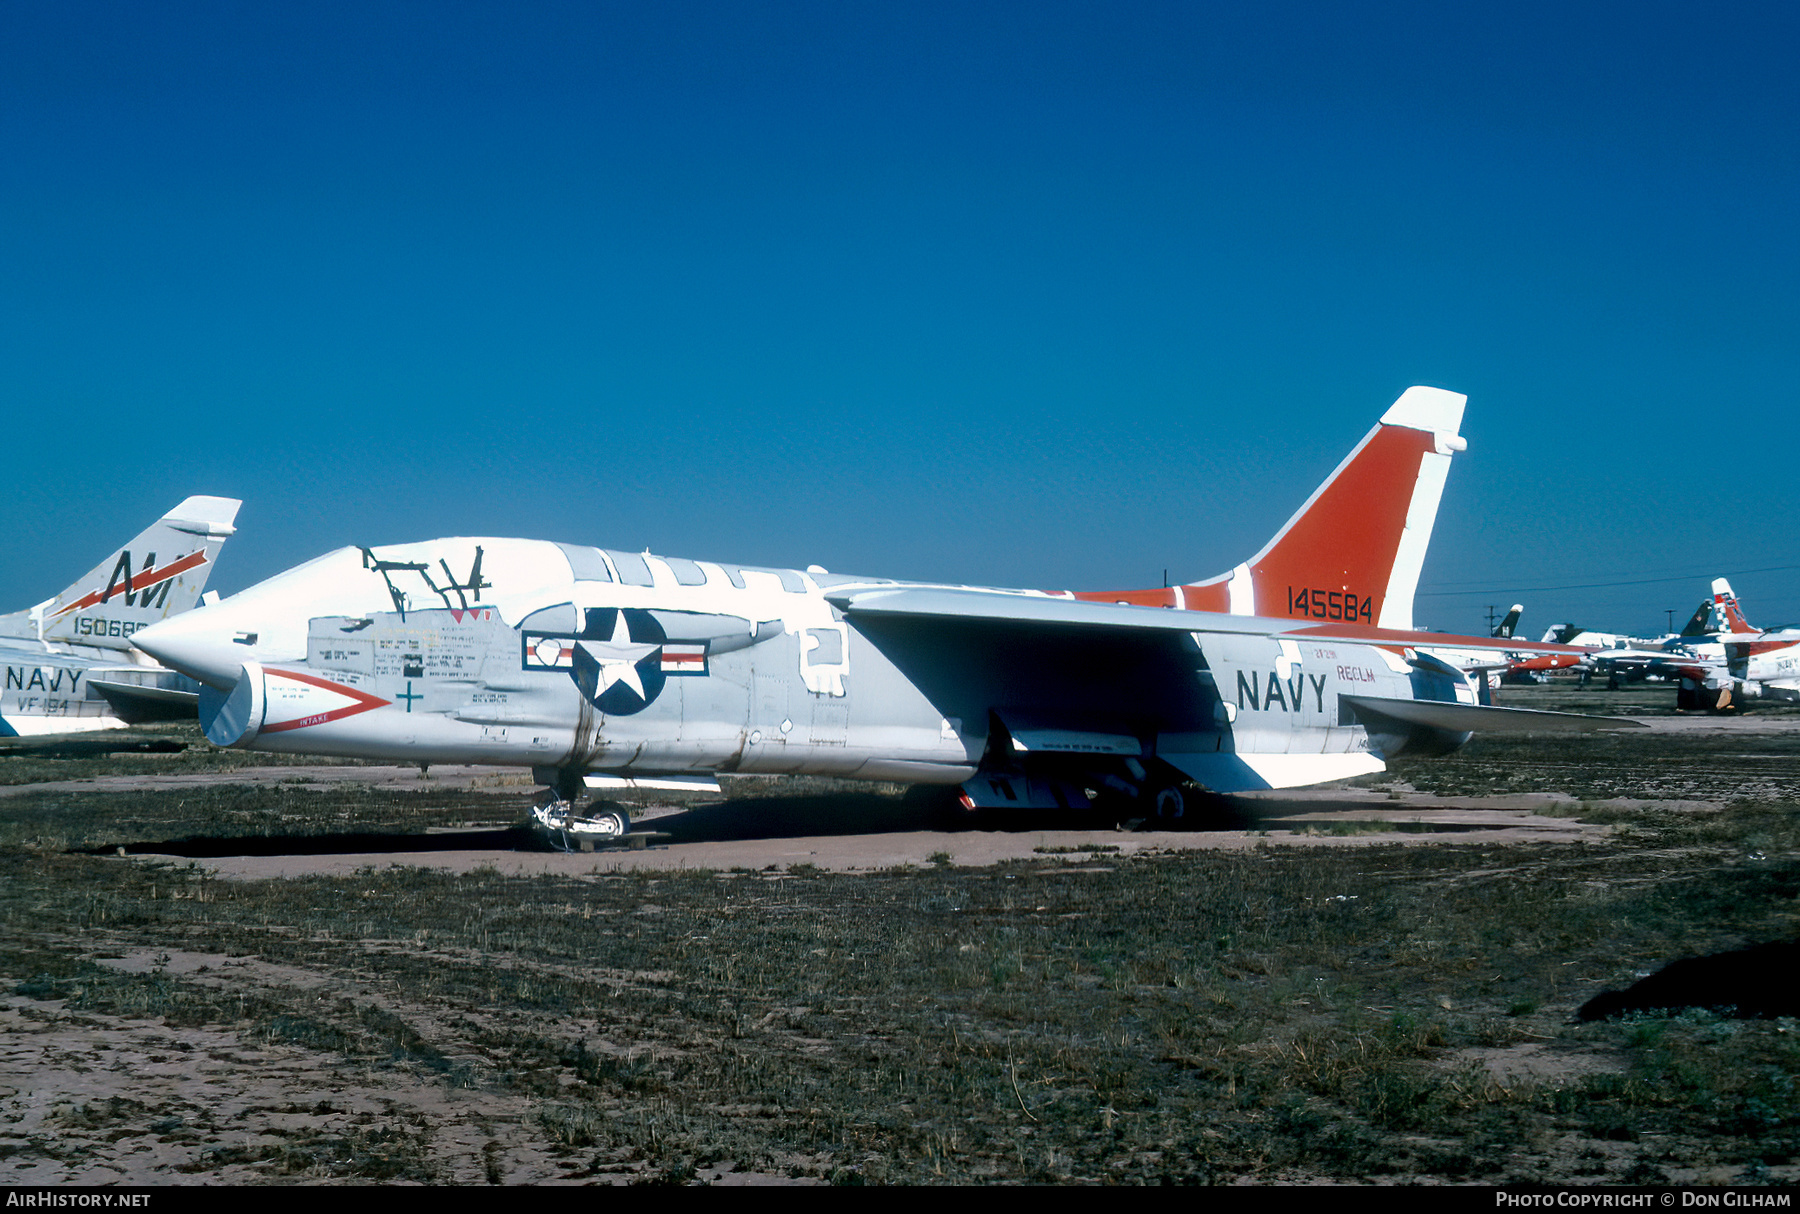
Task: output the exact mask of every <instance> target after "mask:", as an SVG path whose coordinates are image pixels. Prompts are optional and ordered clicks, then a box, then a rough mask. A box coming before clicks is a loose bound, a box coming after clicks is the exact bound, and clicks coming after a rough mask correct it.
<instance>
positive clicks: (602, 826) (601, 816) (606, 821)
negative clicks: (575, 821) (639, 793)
mask: <svg viewBox="0 0 1800 1214" xmlns="http://www.w3.org/2000/svg"><path fill="white" fill-rule="evenodd" d="M596 808H598V807H596ZM588 822H589V823H590V824H591V826H592V833H594V834H596V835H598V836H599V837H600V838H602V839H623V838H624V837H625V836H626V835H628V834H630V833H631V815H630V814H628V813H626V812H625V811H624V810H623V809H620V808H619V807H618V806H616V805H615V806H613V807H612V808H611V809H608V810H605V811H603V812H601V813H598V814H595V815H594V816H593V817H591V818H589V819H588Z"/></svg>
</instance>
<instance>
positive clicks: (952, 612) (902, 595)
mask: <svg viewBox="0 0 1800 1214" xmlns="http://www.w3.org/2000/svg"><path fill="white" fill-rule="evenodd" d="M826 598H827V599H828V600H829V601H830V602H831V604H832V605H833V606H835V607H837V608H838V609H839V610H841V611H843V612H844V614H845V615H846V616H848V617H849V618H851V619H853V620H854V619H873V618H887V619H905V618H916V619H937V620H945V621H949V620H960V621H965V622H970V623H975V622H981V623H989V624H994V623H1006V624H1015V625H1019V626H1021V627H1023V628H1032V627H1039V628H1075V629H1081V628H1091V629H1101V630H1120V631H1136V632H1144V633H1157V632H1161V633H1190V634H1192V633H1212V634H1238V635H1252V636H1273V637H1277V638H1290V639H1293V640H1307V641H1343V642H1349V643H1354V644H1362V645H1381V646H1386V647H1389V648H1405V649H1438V648H1445V647H1453V648H1456V649H1479V650H1485V651H1492V652H1493V653H1494V654H1495V655H1496V662H1495V664H1496V665H1505V664H1507V663H1506V659H1505V658H1504V656H1503V655H1505V654H1508V653H1534V654H1536V653H1564V654H1571V655H1574V656H1578V657H1579V656H1583V655H1585V654H1586V653H1587V652H1588V651H1587V650H1585V649H1580V648H1577V647H1576V646H1573V645H1559V644H1556V643H1555V642H1553V641H1526V640H1522V639H1521V638H1519V637H1465V636H1453V635H1451V634H1449V633H1442V632H1419V631H1415V630H1411V629H1398V628H1381V627H1377V626H1374V625H1370V624H1360V623H1356V622H1353V621H1331V620H1293V619H1271V618H1265V617H1259V616H1240V615H1222V614H1218V613H1216V612H1210V611H1181V610H1176V609H1173V608H1168V607H1138V606H1134V605H1132V604H1129V603H1095V602H1090V601H1087V600H1082V599H1066V598H1061V597H1059V596H1055V595H1038V594H1018V593H1011V592H1006V591H992V590H975V589H964V588H957V587H912V586H898V587H896V586H882V587H876V588H871V589H864V590H857V589H854V588H845V589H842V590H838V591H835V592H832V593H828V594H827V595H826Z"/></svg>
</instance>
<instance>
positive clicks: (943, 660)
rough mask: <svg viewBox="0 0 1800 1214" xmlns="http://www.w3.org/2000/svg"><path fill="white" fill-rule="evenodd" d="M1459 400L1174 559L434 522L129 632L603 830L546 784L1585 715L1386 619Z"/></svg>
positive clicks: (1406, 416) (1013, 759)
mask: <svg viewBox="0 0 1800 1214" xmlns="http://www.w3.org/2000/svg"><path fill="white" fill-rule="evenodd" d="M1464 399H1465V398H1464V397H1462V396H1460V395H1457V394H1455V393H1451V392H1445V391H1441V390H1438V389H1433V388H1412V389H1409V390H1408V391H1407V392H1406V393H1405V394H1404V395H1403V396H1401V398H1400V399H1399V400H1398V401H1397V402H1395V404H1394V405H1393V407H1392V408H1390V409H1389V410H1388V411H1387V413H1386V414H1385V415H1384V416H1383V417H1382V419H1381V421H1380V423H1378V424H1377V425H1376V426H1375V427H1374V429H1372V430H1371V431H1370V432H1369V433H1368V435H1367V436H1365V437H1364V439H1363V440H1362V442H1361V443H1360V444H1358V445H1357V447H1356V448H1355V449H1354V450H1353V451H1352V452H1351V454H1350V455H1349V456H1347V457H1346V458H1345V460H1344V461H1343V463H1341V464H1340V465H1339V466H1338V468H1337V469H1336V470H1335V471H1334V472H1333V473H1332V474H1331V476H1330V477H1329V478H1328V479H1327V480H1326V481H1325V483H1324V484H1323V485H1321V486H1320V488H1319V489H1318V490H1317V491H1316V492H1315V493H1314V494H1313V495H1312V497H1311V498H1310V499H1308V501H1307V502H1306V504H1305V505H1304V506H1302V508H1301V509H1300V511H1299V512H1298V513H1297V514H1295V515H1294V517H1293V518H1292V519H1290V520H1289V521H1288V523H1287V524H1286V526H1284V527H1283V528H1282V529H1281V531H1280V532H1279V533H1278V534H1277V535H1276V537H1275V538H1274V539H1273V540H1271V541H1270V542H1269V544H1268V545H1267V546H1266V547H1265V548H1264V549H1263V550H1262V551H1261V552H1260V553H1258V554H1257V555H1256V556H1254V557H1252V558H1251V559H1250V560H1248V561H1246V562H1245V563H1244V564H1242V565H1239V566H1238V567H1237V568H1235V569H1234V570H1232V571H1231V572H1229V573H1227V574H1223V575H1221V576H1219V577H1217V578H1213V579H1210V580H1208V581H1203V582H1195V583H1190V584H1187V585H1180V586H1173V587H1160V588H1156V589H1153V590H1141V591H1119V592H1111V591H1107V592H1084V593H1079V594H1077V593H1072V592H1067V591H1064V592H1045V591H1034V590H999V589H988V588H980V587H968V586H951V585H925V584H919V583H907V582H897V581H890V580H886V579H881V578H864V577H846V576H840V575H833V574H829V573H827V572H826V571H825V570H823V569H820V568H818V567H816V566H815V567H811V568H808V569H805V570H798V569H762V568H752V567H748V566H740V565H731V564H722V563H718V562H713V561H693V560H684V559H681V558H678V557H661V556H653V555H651V554H649V553H647V552H644V553H639V552H623V551H614V550H610V549H599V548H588V547H580V546H576V545H572V544H556V543H546V542H540V541H532V540H514V539H468V538H463V539H441V540H433V541H429V542H425V543H419V544H406V545H399V546H394V547H382V548H354V547H352V548H340V549H338V550H337V551H335V552H329V553H327V554H325V555H324V556H321V557H319V558H317V559H316V560H313V561H311V562H309V563H307V564H305V565H301V566H299V567H298V568H295V569H292V570H289V571H287V572H286V573H283V574H280V575H278V576H276V577H274V578H271V579H269V580H268V581H265V582H262V583H260V584H258V585H256V586H253V587H251V588H250V589H248V590H245V591H243V592H241V593H239V594H236V595H233V596H232V597H230V598H227V599H225V600H223V601H222V602H220V603H218V604H215V605H213V606H209V607H205V608H202V609H201V610H199V611H196V612H193V613H192V614H190V615H188V616H186V617H183V618H181V619H177V620H171V621H169V622H168V623H165V624H161V625H158V626H157V627H155V628H152V629H150V630H148V631H147V632H145V633H141V634H139V635H138V637H137V641H138V643H139V644H140V645H141V646H142V647H143V648H144V649H145V650H147V651H148V652H150V653H152V654H154V655H155V656H156V657H157V658H158V659H160V660H161V661H163V662H165V663H166V664H168V665H169V666H171V667H173V668H175V669H177V670H181V671H183V672H185V673H187V674H189V675H192V676H193V677H194V678H196V679H198V680H200V682H202V683H203V684H205V689H204V690H203V691H202V693H201V700H200V716H201V722H202V724H203V725H204V727H205V729H206V733H207V736H208V737H209V738H210V739H211V740H212V741H213V742H215V743H217V744H219V745H221V746H232V747H239V748H243V749H251V750H265V751H277V752H287V753H310V754H328V755H341V756H347V757H362V758H380V759H386V760H390V761H407V762H420V763H499V764H515V765H518V766H528V767H532V768H534V769H535V770H536V772H537V774H538V777H539V779H540V780H541V781H542V782H543V783H544V784H546V785H548V786H549V787H548V790H547V792H546V794H545V795H544V797H543V799H542V801H541V802H540V804H539V806H538V808H537V810H536V814H537V818H538V821H539V822H540V823H541V824H542V825H543V827H544V828H546V829H547V830H548V831H550V832H551V834H552V836H553V837H554V838H558V839H560V840H562V841H563V842H565V843H566V842H567V841H568V840H569V839H570V837H571V835H582V834H586V835H589V836H606V835H617V834H620V833H623V832H625V831H626V830H628V829H629V823H628V821H627V820H626V818H625V817H624V815H623V813H622V811H620V810H618V809H617V807H615V806H612V805H610V804H609V803H606V802H600V803H598V804H597V805H596V806H595V807H591V808H589V809H586V810H581V809H578V808H577V807H576V804H575V802H576V800H577V798H578V797H579V796H580V794H581V793H582V791H583V788H584V783H585V782H586V779H587V777H589V776H590V775H596V776H598V777H600V780H599V781H596V783H597V784H598V783H600V782H601V781H604V780H608V779H610V780H614V781H616V780H617V779H618V778H621V777H623V778H630V779H644V778H671V777H673V778H694V777H706V778H710V777H711V776H712V775H714V774H715V773H720V772H735V773H787V772H799V773H813V774H821V775H832V776H842V777H851V778H860V779H869V780H887V781H901V782H908V783H914V784H941V785H960V786H961V789H960V794H959V795H960V797H961V799H962V802H963V804H964V805H966V806H968V807H969V808H976V807H998V806H1008V807H1018V808H1033V807H1036V808H1053V807H1059V806H1060V807H1074V806H1082V805H1087V804H1090V803H1093V802H1095V801H1105V800H1108V799H1111V800H1113V801H1114V803H1116V804H1118V805H1119V806H1120V809H1121V816H1128V817H1145V816H1150V815H1152V814H1154V815H1156V816H1159V817H1163V818H1172V817H1178V816H1180V815H1181V813H1182V812H1183V809H1184V806H1185V805H1186V804H1187V799H1188V798H1189V797H1190V796H1191V795H1192V793H1193V792H1194V791H1196V790H1197V789H1206V790H1212V791H1215V792H1235V791H1241V790H1247V789H1261V788H1272V787H1277V788H1278V787H1290V786H1295V785H1303V784H1314V783H1319V782H1323V781H1329V780H1336V779H1341V778H1344V777H1348V776H1354V775H1358V774H1362V773H1366V772H1374V771H1379V770H1381V769H1382V759H1383V758H1384V757H1393V756H1395V755H1398V754H1403V753H1440V752H1444V751H1448V750H1450V749H1453V748H1454V747H1456V746H1458V745H1460V744H1461V743H1462V742H1463V741H1464V740H1466V739H1467V738H1468V736H1469V733H1470V731H1472V730H1475V729H1478V728H1506V727H1513V728H1518V727H1531V728H1555V727H1565V728H1591V727H1594V726H1595V725H1596V724H1597V723H1599V722H1597V721H1596V719H1595V718H1589V717H1570V716H1566V715H1564V714H1538V713H1521V712H1518V711H1516V710H1508V709H1501V708H1494V707H1489V706H1484V705H1483V704H1481V703H1480V702H1479V701H1480V699H1481V698H1482V697H1481V689H1480V688H1479V687H1478V686H1477V683H1479V682H1481V681H1480V680H1471V679H1469V678H1468V677H1466V676H1465V675H1464V673H1463V672H1461V671H1459V670H1458V669H1456V668H1455V667H1453V666H1451V665H1449V664H1447V663H1445V662H1443V661H1442V660H1440V659H1437V658H1434V657H1433V656H1431V654H1430V653H1429V652H1427V651H1426V650H1425V649H1422V648H1421V647H1422V646H1423V647H1435V646H1442V645H1445V644H1454V645H1456V646H1457V647H1459V648H1469V647H1481V646H1489V647H1499V648H1503V649H1506V650H1517V649H1519V648H1520V647H1521V643H1520V642H1519V641H1518V640H1517V639H1509V638H1491V637H1481V638H1474V637H1470V638H1456V637H1445V636H1443V635H1442V634H1438V633H1421V632H1414V631H1412V599H1413V592H1414V588H1415V587H1416V585H1417V583H1418V578H1419V572H1420V568H1421V565H1422V563H1423V561H1424V558H1425V550H1426V545H1427V543H1428V542H1429V540H1430V537H1431V529H1432V525H1433V522H1434V520H1435V518H1436V514H1437V507H1438V501H1439V496H1440V494H1441V492H1442V489H1443V485H1444V478H1445V475H1446V474H1447V472H1448V470H1449V465H1450V457H1451V454H1452V453H1453V452H1455V451H1459V450H1462V449H1463V446H1464V443H1463V440H1462V439H1461V438H1460V437H1459V436H1458V434H1457V430H1458V428H1459V426H1460V424H1461V420H1462V412H1463V404H1464ZM1527 647H1529V645H1528V644H1527ZM1539 648H1547V649H1551V650H1555V649H1560V648H1562V647H1560V646H1547V647H1546V646H1539Z"/></svg>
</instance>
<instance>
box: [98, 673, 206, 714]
mask: <svg viewBox="0 0 1800 1214" xmlns="http://www.w3.org/2000/svg"><path fill="white" fill-rule="evenodd" d="M88 686H89V687H90V688H92V689H93V690H94V691H95V692H96V693H98V694H99V695H102V696H104V697H106V702H107V704H109V705H111V707H112V710H113V712H114V713H115V714H116V715H117V716H118V718H119V719H120V720H121V721H124V722H125V723H126V724H128V725H138V724H142V723H144V722H149V721H192V720H194V719H195V718H196V717H197V715H198V713H199V710H200V696H199V695H198V694H197V693H195V692H192V691H180V690H177V689H175V688H170V687H147V686H144V685H143V684H140V683H121V682H115V681H114V680H111V679H89V680H88Z"/></svg>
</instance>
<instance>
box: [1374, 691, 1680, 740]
mask: <svg viewBox="0 0 1800 1214" xmlns="http://www.w3.org/2000/svg"><path fill="white" fill-rule="evenodd" d="M1340 698H1341V699H1342V700H1343V702H1344V703H1346V704H1348V705H1350V707H1351V708H1352V709H1354V710H1355V712H1356V715H1357V718H1358V719H1359V720H1361V721H1362V722H1363V724H1364V726H1365V727H1367V728H1368V729H1369V731H1370V732H1371V733H1373V732H1375V731H1376V730H1377V728H1378V727H1379V726H1380V725H1382V724H1385V723H1386V722H1385V721H1381V720H1371V719H1370V718H1372V717H1373V718H1385V719H1386V721H1398V722H1400V723H1401V724H1404V725H1418V726H1424V727H1425V728H1427V729H1442V730H1445V731H1447V732H1450V733H1587V732H1591V731H1593V730H1598V729H1647V728H1649V727H1648V726H1647V725H1645V724H1644V723H1643V722H1642V721H1634V720H1632V719H1631V718H1630V717H1591V716H1587V715H1585V714H1583V713H1578V712H1543V711H1540V710H1538V709H1534V708H1495V707H1492V706H1491V705H1486V704H1462V703H1452V702H1450V701H1447V700H1396V699H1389V698H1388V697H1385V696H1342V697H1340Z"/></svg>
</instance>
